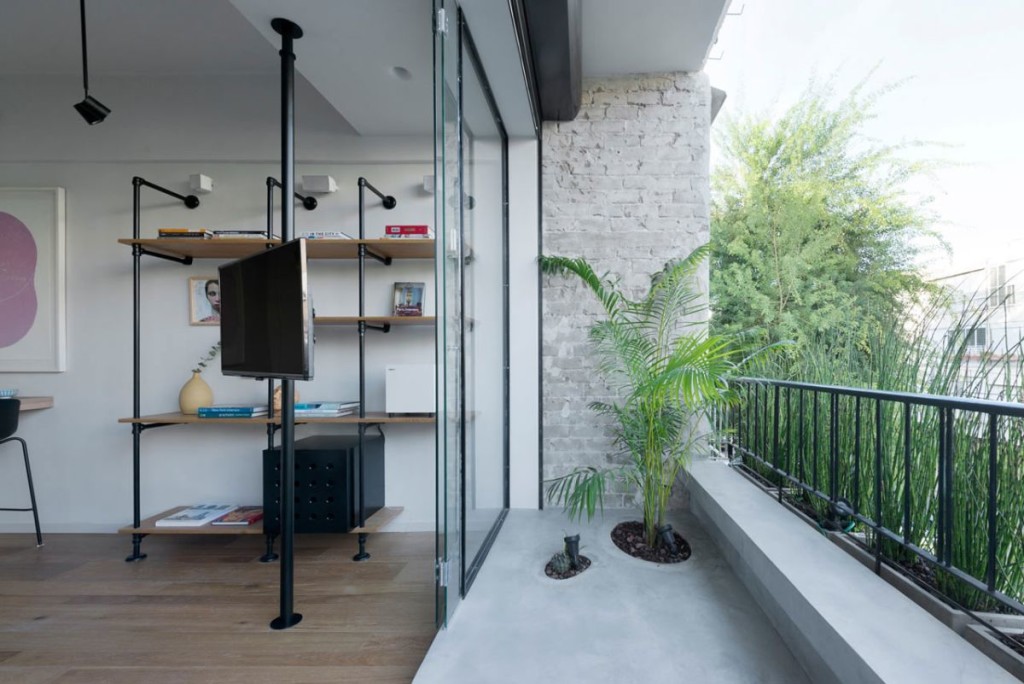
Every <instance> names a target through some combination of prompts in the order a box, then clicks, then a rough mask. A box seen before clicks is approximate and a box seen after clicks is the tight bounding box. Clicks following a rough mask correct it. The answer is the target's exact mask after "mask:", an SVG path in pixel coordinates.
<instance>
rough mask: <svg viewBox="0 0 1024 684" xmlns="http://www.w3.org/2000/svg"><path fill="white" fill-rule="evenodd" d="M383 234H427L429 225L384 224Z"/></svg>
mask: <svg viewBox="0 0 1024 684" xmlns="http://www.w3.org/2000/svg"><path fill="white" fill-rule="evenodd" d="M384 234H385V235H388V236H392V235H429V234H430V227H429V226H384Z"/></svg>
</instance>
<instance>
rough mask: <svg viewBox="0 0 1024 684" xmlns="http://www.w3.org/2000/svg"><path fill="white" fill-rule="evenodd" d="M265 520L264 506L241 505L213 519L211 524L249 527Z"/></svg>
mask: <svg viewBox="0 0 1024 684" xmlns="http://www.w3.org/2000/svg"><path fill="white" fill-rule="evenodd" d="M260 520H263V507H262V506H239V507H238V508H236V509H235V510H233V511H229V512H227V513H225V514H224V515H222V516H220V517H219V518H217V519H216V520H214V521H212V522H211V523H210V524H211V525H217V526H221V525H224V526H227V527H248V526H249V525H252V524H253V523H257V522H259V521H260Z"/></svg>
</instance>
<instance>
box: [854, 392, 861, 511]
mask: <svg viewBox="0 0 1024 684" xmlns="http://www.w3.org/2000/svg"><path fill="white" fill-rule="evenodd" d="M853 406H854V408H853V410H854V416H853V510H854V511H856V512H857V513H860V431H861V422H860V421H861V415H860V414H861V410H860V397H857V398H856V399H854V402H853Z"/></svg>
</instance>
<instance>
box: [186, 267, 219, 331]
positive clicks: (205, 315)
mask: <svg viewBox="0 0 1024 684" xmlns="http://www.w3.org/2000/svg"><path fill="white" fill-rule="evenodd" d="M188 322H189V325H220V281H219V280H217V276H206V277H196V278H189V279H188Z"/></svg>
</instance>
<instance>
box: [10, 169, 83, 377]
mask: <svg viewBox="0 0 1024 684" xmlns="http://www.w3.org/2000/svg"><path fill="white" fill-rule="evenodd" d="M66 343H67V340H66V333H65V315H64V188H0V372H11V373H54V372H61V371H63V370H65V366H66V358H67V351H66Z"/></svg>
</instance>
